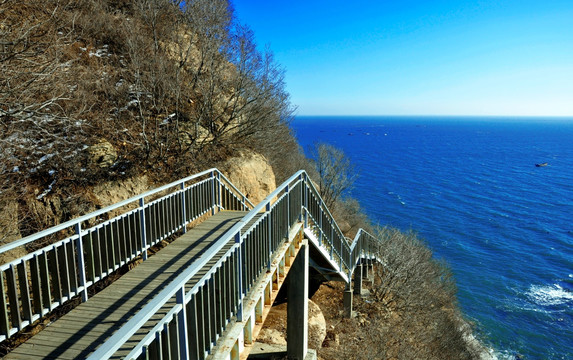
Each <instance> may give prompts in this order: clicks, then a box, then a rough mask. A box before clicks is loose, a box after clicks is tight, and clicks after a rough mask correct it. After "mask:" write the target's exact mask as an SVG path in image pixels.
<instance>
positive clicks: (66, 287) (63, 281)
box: [0, 169, 253, 341]
mask: <svg viewBox="0 0 573 360" xmlns="http://www.w3.org/2000/svg"><path fill="white" fill-rule="evenodd" d="M201 179H203V180H201ZM169 189H174V190H172V191H171V192H170V193H168V194H166V195H163V196H161V197H159V198H158V199H155V200H153V201H150V202H149V203H146V202H145V199H146V198H148V197H151V196H154V195H158V194H161V193H162V192H165V191H166V190H169ZM134 203H135V204H137V207H136V208H135V209H132V210H128V211H126V212H124V213H121V214H119V215H117V216H115V217H114V218H111V219H108V220H106V221H103V222H102V223H100V224H96V225H93V226H91V227H87V228H85V229H84V228H82V225H83V224H85V223H89V221H90V220H91V221H92V222H94V220H95V221H97V220H99V219H98V217H100V215H103V214H107V213H110V212H111V211H114V210H116V209H119V208H121V207H123V206H126V205H129V204H134ZM225 206H227V207H231V208H232V210H246V209H249V208H252V207H253V204H252V203H251V202H250V201H249V200H248V199H247V198H246V197H245V195H243V194H242V193H241V192H240V191H239V190H238V189H237V188H236V187H235V186H234V185H233V184H232V183H231V182H230V181H229V180H228V179H227V177H225V176H224V175H223V174H222V173H221V172H220V171H219V170H217V169H209V170H206V171H203V172H200V173H198V174H195V175H192V176H188V177H185V178H183V179H180V180H177V181H175V182H172V183H169V184H166V185H163V186H161V187H159V188H156V189H153V190H150V191H147V192H145V193H143V194H140V195H137V196H134V197H132V198H129V199H127V200H123V201H120V202H118V203H117V204H113V205H110V206H107V207H105V208H103V209H100V210H97V211H94V212H92V213H89V214H86V215H83V216H80V217H78V218H75V219H72V220H70V221H67V222H65V223H62V224H59V225H57V226H54V227H51V228H49V229H46V230H43V231H40V232H38V233H36V234H33V235H30V236H27V237H25V238H22V239H20V240H16V241H14V242H12V243H9V244H7V245H4V246H2V247H0V254H1V253H3V252H6V251H9V250H12V249H14V248H16V247H19V246H25V245H28V244H31V243H34V242H36V241H39V240H42V239H44V238H46V237H47V236H50V235H54V234H56V233H58V232H59V231H61V230H65V229H70V230H72V231H74V232H75V234H74V235H71V236H69V237H67V238H65V239H63V240H58V241H56V242H54V243H52V244H50V245H47V246H44V247H43V248H40V249H38V250H35V251H33V252H31V253H29V254H27V255H24V256H23V257H20V258H18V259H15V260H13V261H11V262H9V263H6V264H3V265H0V341H2V340H4V339H6V338H8V337H10V336H12V335H14V334H15V333H17V332H18V331H20V330H22V329H23V328H24V327H26V326H27V325H29V324H31V323H32V322H34V321H35V320H37V319H39V318H40V317H41V316H44V315H46V314H47V313H48V312H50V311H52V310H54V309H56V308H58V307H59V306H61V305H63V304H64V303H66V302H67V301H69V300H70V299H71V298H72V297H74V296H76V295H81V297H82V300H83V301H86V300H87V298H88V292H87V290H88V287H90V286H92V285H93V284H95V283H96V282H98V281H100V280H102V279H103V278H105V277H107V276H108V275H109V274H111V273H112V272H113V271H115V270H117V269H119V267H120V266H123V265H125V264H127V263H128V262H130V261H132V260H134V259H135V258H136V257H137V256H140V255H141V256H142V257H143V259H144V260H145V259H146V258H147V249H148V248H149V247H151V246H153V245H154V244H156V243H157V242H159V241H161V240H162V239H165V238H166V237H168V236H170V235H172V234H174V233H175V232H177V231H183V232H185V231H186V226H187V225H188V224H189V223H190V222H192V221H195V220H196V219H197V218H199V217H200V216H203V215H205V214H206V213H208V212H209V211H211V212H212V213H214V212H215V211H216V209H222V208H224V207H225Z"/></svg>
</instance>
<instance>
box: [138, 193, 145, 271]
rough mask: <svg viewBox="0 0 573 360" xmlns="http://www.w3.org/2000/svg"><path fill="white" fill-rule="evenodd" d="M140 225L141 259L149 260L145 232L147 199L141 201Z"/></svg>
mask: <svg viewBox="0 0 573 360" xmlns="http://www.w3.org/2000/svg"><path fill="white" fill-rule="evenodd" d="M139 223H140V225H141V257H142V258H143V260H144V261H145V260H147V231H146V230H145V227H146V226H145V199H144V198H140V199H139Z"/></svg>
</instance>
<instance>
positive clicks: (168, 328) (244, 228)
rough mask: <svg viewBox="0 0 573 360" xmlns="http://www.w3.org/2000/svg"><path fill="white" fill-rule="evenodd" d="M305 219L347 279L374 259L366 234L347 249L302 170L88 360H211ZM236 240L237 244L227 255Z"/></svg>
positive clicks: (363, 233) (334, 223) (346, 244)
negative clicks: (172, 359)
mask: <svg viewBox="0 0 573 360" xmlns="http://www.w3.org/2000/svg"><path fill="white" fill-rule="evenodd" d="M299 221H303V222H304V223H305V227H309V226H313V227H315V228H317V231H318V237H319V239H320V240H319V241H320V246H324V247H325V248H327V249H329V251H330V256H331V258H332V259H336V260H337V261H338V263H339V264H340V271H343V272H344V273H345V275H347V278H348V279H350V278H351V275H352V272H353V271H354V268H355V266H356V264H357V262H358V261H359V260H360V257H362V256H367V257H369V256H371V255H372V253H371V251H372V247H371V246H370V242H371V241H373V239H374V237H372V235H370V234H368V233H367V232H365V231H363V230H362V229H361V230H360V231H359V232H358V234H357V235H356V237H355V239H354V242H353V243H352V244H351V245H350V244H348V242H347V240H346V239H345V237H344V235H343V234H342V232H341V231H340V229H339V228H338V225H337V224H336V222H335V221H334V219H333V217H332V215H331V214H330V212H329V211H328V209H327V208H326V207H325V205H324V203H323V201H322V199H321V198H320V195H319V193H318V191H317V190H316V188H315V187H314V186H313V184H312V182H311V181H309V179H308V178H307V174H306V173H305V172H304V171H299V172H297V173H296V174H294V175H293V176H292V177H291V178H289V179H288V180H287V181H285V182H284V183H283V184H282V185H281V186H279V187H278V188H277V189H276V190H275V191H273V192H272V193H271V194H270V195H269V196H267V197H266V198H265V199H264V200H263V201H262V202H261V203H260V204H258V205H257V206H256V207H255V208H253V209H252V210H251V211H250V212H249V213H248V214H247V215H246V216H245V217H244V218H243V219H242V220H241V221H239V222H238V223H237V224H236V225H234V226H233V227H232V228H231V229H230V230H229V231H227V232H226V233H225V234H224V235H223V236H222V237H221V238H220V239H219V240H217V242H216V243H215V244H214V245H212V246H211V247H210V248H209V249H208V250H207V251H206V252H205V253H204V254H202V255H201V256H200V258H199V259H198V260H197V261H196V262H194V263H193V264H192V265H191V266H190V267H189V268H187V269H185V270H184V271H183V272H182V273H181V274H179V276H178V277H177V278H176V279H175V280H173V281H172V282H171V283H170V284H169V285H168V286H167V287H166V288H164V289H163V290H162V291H161V292H160V293H159V294H157V295H156V296H155V297H154V298H153V300H151V301H150V302H149V303H148V304H147V305H146V306H145V307H144V308H143V309H141V311H139V312H138V313H137V314H136V315H135V316H134V317H132V318H131V319H130V320H129V321H127V322H126V323H125V324H124V325H123V326H122V327H121V329H119V330H118V331H117V332H115V333H114V334H113V335H112V336H111V337H110V338H109V339H108V340H107V341H106V342H105V343H104V344H102V345H100V346H99V347H98V349H97V350H96V351H95V352H94V353H93V354H92V355H90V357H89V359H94V360H95V359H98V360H99V359H108V358H110V357H114V358H115V357H121V358H126V359H138V358H142V359H143V358H155V357H157V358H161V356H162V354H164V353H166V352H168V351H169V350H170V349H173V348H174V347H175V348H177V349H178V351H179V354H178V356H176V357H178V358H180V359H204V358H205V357H206V355H207V354H208V353H209V351H210V350H211V349H212V347H213V346H214V345H215V343H216V341H217V339H218V338H219V337H220V336H221V335H222V334H223V332H224V331H225V329H226V326H227V324H228V323H229V322H230V321H231V319H232V318H233V317H236V319H237V320H238V321H242V319H243V313H242V308H243V304H242V301H243V299H244V298H245V296H246V295H247V294H248V293H249V290H250V289H251V287H252V285H253V284H254V283H255V282H256V280H257V278H258V277H259V276H260V275H261V273H263V272H266V270H267V269H269V268H270V263H271V260H272V256H273V253H274V252H275V251H276V249H277V248H278V247H279V246H280V245H281V244H282V242H283V241H284V239H285V238H286V237H288V231H289V228H290V227H291V226H292V225H293V224H295V223H296V222H299ZM229 243H232V244H233V245H232V246H231V247H230V248H229V249H228V250H227V251H225V252H224V253H221V252H222V251H223V248H224V246H225V245H227V244H229ZM217 254H219V257H218V259H217V261H216V263H215V265H213V266H212V267H211V268H210V269H209V270H208V271H207V272H206V273H205V274H204V275H203V276H202V277H201V279H200V280H199V281H197V282H193V283H190V282H189V280H190V279H192V278H193V277H194V276H195V275H196V274H198V273H199V271H200V270H201V269H202V268H203V267H204V266H205V265H206V264H207V263H208V262H209V261H210V260H212V259H214V257H215V256H216V255H217ZM172 298H175V299H176V305H174V306H173V307H171V308H170V309H169V310H168V311H167V314H166V315H165V316H164V317H163V318H162V319H161V320H160V321H158V322H157V323H156V324H155V326H154V328H153V329H152V330H151V331H149V332H148V333H147V334H146V335H144V336H143V338H142V339H141V340H140V341H139V342H137V344H136V345H135V346H131V345H130V348H129V349H125V344H126V342H127V341H128V340H129V339H130V338H132V336H133V335H134V334H136V333H138V332H139V331H140V329H141V327H142V326H143V324H145V323H146V322H147V321H148V320H149V319H150V318H151V317H152V316H153V315H154V314H156V313H157V312H158V311H159V309H162V308H163V307H164V306H166V303H167V302H168V301H169V300H170V299H172ZM163 310H164V311H165V309H163ZM214 312H216V313H214ZM174 334H175V335H174ZM140 335H141V334H140ZM166 339H167V340H166ZM118 351H119V354H118Z"/></svg>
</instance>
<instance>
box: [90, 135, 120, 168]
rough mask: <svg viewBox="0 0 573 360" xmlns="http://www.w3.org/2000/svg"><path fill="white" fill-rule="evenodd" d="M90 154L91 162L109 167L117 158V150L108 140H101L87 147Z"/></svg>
mask: <svg viewBox="0 0 573 360" xmlns="http://www.w3.org/2000/svg"><path fill="white" fill-rule="evenodd" d="M87 151H88V154H89V163H90V164H91V165H95V166H99V167H100V168H108V167H110V166H112V165H113V164H114V163H115V162H116V160H117V151H116V150H115V148H114V147H113V145H112V144H110V143H109V142H108V141H107V140H100V141H99V142H98V143H96V144H94V145H92V146H90V147H88V148H87Z"/></svg>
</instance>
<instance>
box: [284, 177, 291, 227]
mask: <svg viewBox="0 0 573 360" xmlns="http://www.w3.org/2000/svg"><path fill="white" fill-rule="evenodd" d="M289 188H290V185H288V184H287V186H286V187H285V193H286V202H287V233H286V234H285V235H284V236H286V237H288V231H289V229H290V189H289Z"/></svg>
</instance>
